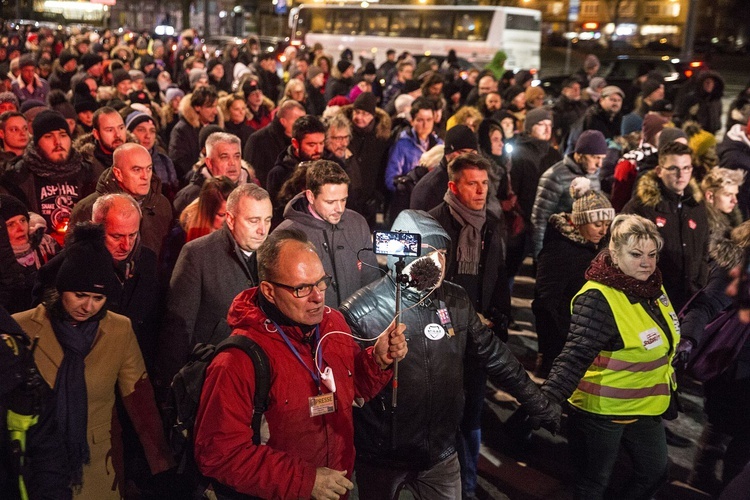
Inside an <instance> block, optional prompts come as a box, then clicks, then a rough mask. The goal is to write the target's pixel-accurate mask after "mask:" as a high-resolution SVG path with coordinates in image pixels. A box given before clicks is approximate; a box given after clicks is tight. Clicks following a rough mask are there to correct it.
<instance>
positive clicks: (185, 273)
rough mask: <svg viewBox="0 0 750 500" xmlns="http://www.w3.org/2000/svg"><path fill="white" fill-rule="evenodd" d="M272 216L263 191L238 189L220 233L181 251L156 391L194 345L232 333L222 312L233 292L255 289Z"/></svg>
mask: <svg viewBox="0 0 750 500" xmlns="http://www.w3.org/2000/svg"><path fill="white" fill-rule="evenodd" d="M271 217H272V207H271V199H270V197H269V195H268V192H267V191H266V190H265V189H263V188H261V187H260V186H258V185H257V184H253V183H248V184H242V185H240V186H239V187H237V188H236V189H235V190H234V191H232V193H231V194H230V195H229V197H228V198H227V206H226V221H225V222H224V224H223V226H222V227H221V229H219V230H218V231H214V232H213V233H211V234H209V235H206V236H203V237H201V238H197V239H195V240H193V241H191V242H189V243H187V244H185V246H184V247H182V250H181V251H180V255H179V257H178V258H177V264H176V265H175V268H174V271H173V272H172V278H171V279H170V282H169V293H168V295H167V312H166V316H165V321H164V325H165V326H164V330H163V332H162V335H161V337H160V339H159V341H160V342H159V348H158V350H157V361H156V377H155V378H156V386H157V390H159V391H161V390H164V391H166V389H168V388H169V384H170V383H171V381H172V378H173V377H174V375H175V374H176V373H177V372H178V371H179V369H180V368H181V367H182V366H183V365H184V364H185V363H187V360H188V357H189V356H190V353H191V352H192V350H193V347H194V346H195V344H197V343H201V342H202V343H208V344H218V343H219V342H220V341H222V340H224V339H225V338H227V337H228V336H229V334H230V333H231V328H230V327H229V325H228V324H227V321H226V317H227V311H228V310H229V306H230V305H231V304H232V300H234V298H235V297H236V296H237V294H238V293H240V292H241V291H243V290H245V289H246V288H250V287H254V286H257V285H258V271H257V264H256V250H257V249H258V247H260V245H261V244H262V243H263V242H264V241H265V239H266V237H267V236H268V233H269V231H270V228H271ZM158 395H160V396H161V395H164V393H158Z"/></svg>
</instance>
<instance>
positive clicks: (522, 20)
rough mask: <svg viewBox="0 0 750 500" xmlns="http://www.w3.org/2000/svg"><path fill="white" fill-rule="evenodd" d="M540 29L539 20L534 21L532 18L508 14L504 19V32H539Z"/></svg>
mask: <svg viewBox="0 0 750 500" xmlns="http://www.w3.org/2000/svg"><path fill="white" fill-rule="evenodd" d="M540 28H541V22H540V21H539V19H535V18H534V16H524V15H521V14H508V16H507V17H506V18H505V29H506V30H523V31H539V30H540Z"/></svg>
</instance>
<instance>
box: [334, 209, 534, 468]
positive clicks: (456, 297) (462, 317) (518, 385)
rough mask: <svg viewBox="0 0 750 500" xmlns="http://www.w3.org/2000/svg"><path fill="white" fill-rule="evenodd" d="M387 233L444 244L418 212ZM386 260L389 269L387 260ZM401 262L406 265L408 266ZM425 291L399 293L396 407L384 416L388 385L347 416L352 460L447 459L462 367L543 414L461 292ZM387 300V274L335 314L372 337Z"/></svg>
mask: <svg viewBox="0 0 750 500" xmlns="http://www.w3.org/2000/svg"><path fill="white" fill-rule="evenodd" d="M393 230H394V231H396V230H402V231H407V232H417V233H420V234H421V235H422V245H423V248H425V245H428V247H427V248H429V246H431V247H434V248H436V249H447V248H448V246H449V244H450V241H449V239H448V235H447V233H446V232H445V231H444V230H443V228H442V227H440V224H439V223H438V222H437V221H436V220H435V219H433V218H432V217H430V216H429V215H428V214H427V213H425V212H420V211H416V210H404V211H403V212H401V214H400V215H399V216H398V218H397V219H396V221H395V222H394V224H393ZM427 251H431V249H430V250H427ZM425 253H426V252H425ZM388 260H389V265H390V266H393V264H394V263H395V258H394V257H389V258H388ZM405 260H406V262H407V265H408V264H409V263H411V262H413V261H414V259H413V258H406V259H405ZM425 293H426V292H419V291H417V290H416V289H414V288H407V289H406V290H404V291H403V294H402V310H401V311H402V312H401V322H402V323H404V324H406V332H405V335H406V337H407V340H408V342H409V354H408V355H407V356H406V358H404V359H403V360H402V361H400V362H399V393H398V406H397V407H396V409H395V415H392V413H391V399H392V388H391V386H390V385H388V386H386V387H385V388H384V389H383V390H382V391H381V392H380V394H378V395H377V397H375V398H374V399H373V400H372V401H371V402H369V403H367V404H365V405H364V406H363V407H362V408H361V409H357V410H355V422H356V425H355V434H354V442H355V445H356V448H357V460H362V461H363V462H365V463H370V464H373V465H377V466H385V467H390V468H397V469H401V470H425V469H428V468H430V467H432V466H434V465H435V464H437V463H438V462H440V461H442V460H445V459H447V458H448V457H450V456H451V455H453V454H454V453H455V452H456V436H457V430H458V426H459V423H460V422H461V415H462V413H463V409H464V387H463V379H464V364H465V363H466V364H468V363H471V364H474V365H478V366H482V367H483V368H485V369H486V371H487V373H488V376H489V379H490V380H491V381H492V382H493V383H494V384H496V385H497V386H499V387H502V388H503V389H504V390H507V391H508V392H510V393H511V394H513V395H514V396H515V397H516V398H517V399H518V400H519V401H520V402H521V403H522V404H524V405H525V406H526V408H527V410H528V411H529V413H530V414H539V415H544V414H545V412H546V411H547V409H548V407H547V401H546V400H544V399H543V398H542V397H541V394H540V392H539V389H538V388H537V387H536V386H535V385H534V384H533V383H532V382H531V381H530V380H529V378H528V376H527V375H526V372H525V371H524V368H523V367H522V366H521V364H520V363H519V362H518V361H517V360H516V358H515V357H514V356H513V354H512V353H511V351H510V350H509V349H508V347H507V346H506V345H505V344H504V343H503V342H501V341H500V339H498V338H497V337H496V336H495V335H493V334H492V331H491V330H490V329H488V328H487V327H486V326H484V325H483V324H482V322H481V320H480V319H479V317H478V316H477V314H476V312H475V310H474V308H473V307H472V305H471V301H470V300H469V298H468V296H467V295H466V292H465V291H464V290H463V288H461V287H459V286H457V285H454V284H453V283H450V282H446V281H443V282H442V284H440V286H438V288H437V289H435V291H434V292H433V293H431V294H430V295H429V297H425ZM395 296H396V290H395V284H394V282H393V281H392V278H391V276H390V275H389V276H385V277H383V278H381V279H380V280H378V281H376V282H374V283H371V284H370V285H368V286H366V287H365V288H363V289H361V290H359V291H358V292H357V293H355V294H354V295H353V296H351V297H350V298H349V299H347V300H346V301H345V302H344V303H343V304H342V305H341V308H340V309H341V312H342V313H343V314H344V317H345V318H346V320H347V323H349V326H350V327H351V328H352V332H353V333H354V334H355V335H357V336H359V337H363V338H369V339H373V338H375V337H376V336H377V335H379V334H380V332H382V331H383V329H384V328H385V327H386V326H388V324H389V323H390V322H391V320H392V319H393V312H394V305H395V300H396V299H395ZM441 309H442V310H445V311H447V313H448V314H447V317H448V322H446V321H444V320H443V321H441V319H440V316H438V311H439V310H441ZM392 425H395V426H396V428H395V432H394V430H393V429H391V427H392ZM393 437H395V441H393Z"/></svg>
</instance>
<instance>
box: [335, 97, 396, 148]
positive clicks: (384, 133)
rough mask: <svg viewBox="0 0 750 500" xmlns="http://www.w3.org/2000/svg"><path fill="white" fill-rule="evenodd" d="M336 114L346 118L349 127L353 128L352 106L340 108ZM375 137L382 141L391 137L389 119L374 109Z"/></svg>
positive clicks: (383, 113) (385, 114)
mask: <svg viewBox="0 0 750 500" xmlns="http://www.w3.org/2000/svg"><path fill="white" fill-rule="evenodd" d="M338 112H339V113H340V114H342V115H343V116H344V117H346V119H347V120H349V123H350V124H351V126H352V127H354V124H353V123H352V115H353V114H354V105H353V104H348V105H346V106H341V108H339V111H338ZM375 136H376V137H377V138H378V139H383V140H385V139H388V138H389V137H390V136H391V117H390V116H388V113H386V112H385V111H383V110H382V109H380V108H375Z"/></svg>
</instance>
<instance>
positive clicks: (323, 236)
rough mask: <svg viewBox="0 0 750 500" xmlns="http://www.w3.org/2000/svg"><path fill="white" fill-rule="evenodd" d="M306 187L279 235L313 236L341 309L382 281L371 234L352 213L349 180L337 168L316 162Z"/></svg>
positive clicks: (332, 299) (331, 295) (330, 300)
mask: <svg viewBox="0 0 750 500" xmlns="http://www.w3.org/2000/svg"><path fill="white" fill-rule="evenodd" d="M305 186H306V189H305V191H303V192H301V193H299V194H298V195H297V196H295V197H294V198H292V200H291V201H290V202H289V203H288V204H287V205H286V208H285V209H284V222H282V223H281V224H280V225H279V227H278V229H277V230H282V229H288V228H293V229H298V230H300V231H302V232H303V233H305V234H306V235H307V237H308V238H309V239H310V241H311V242H312V244H313V245H314V246H315V249H316V251H317V253H318V257H320V260H321V262H322V263H323V268H324V269H325V271H326V273H327V274H328V275H330V276H331V277H332V278H333V280H332V282H331V290H329V291H328V293H327V294H326V305H328V306H330V307H333V308H338V307H339V304H340V303H341V302H342V301H344V300H346V299H347V298H348V297H349V296H350V295H351V294H353V293H354V292H356V291H357V290H359V289H360V288H362V287H363V286H365V285H368V284H370V283H372V282H373V281H375V280H376V279H378V278H379V277H380V271H379V270H378V262H377V260H376V259H375V254H373V253H372V251H371V250H369V249H370V248H372V237H371V236H370V229H369V228H368V227H367V222H366V221H365V219H364V218H363V217H362V216H361V215H359V214H358V213H357V212H354V211H352V210H349V209H347V208H346V205H347V201H348V198H349V176H348V175H346V172H345V171H344V169H343V168H341V167H340V166H339V165H338V164H337V163H334V162H332V161H328V160H317V161H314V162H311V163H310V164H309V166H308V167H307V174H306V177H305ZM363 249H368V250H366V251H361V250H363Z"/></svg>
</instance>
